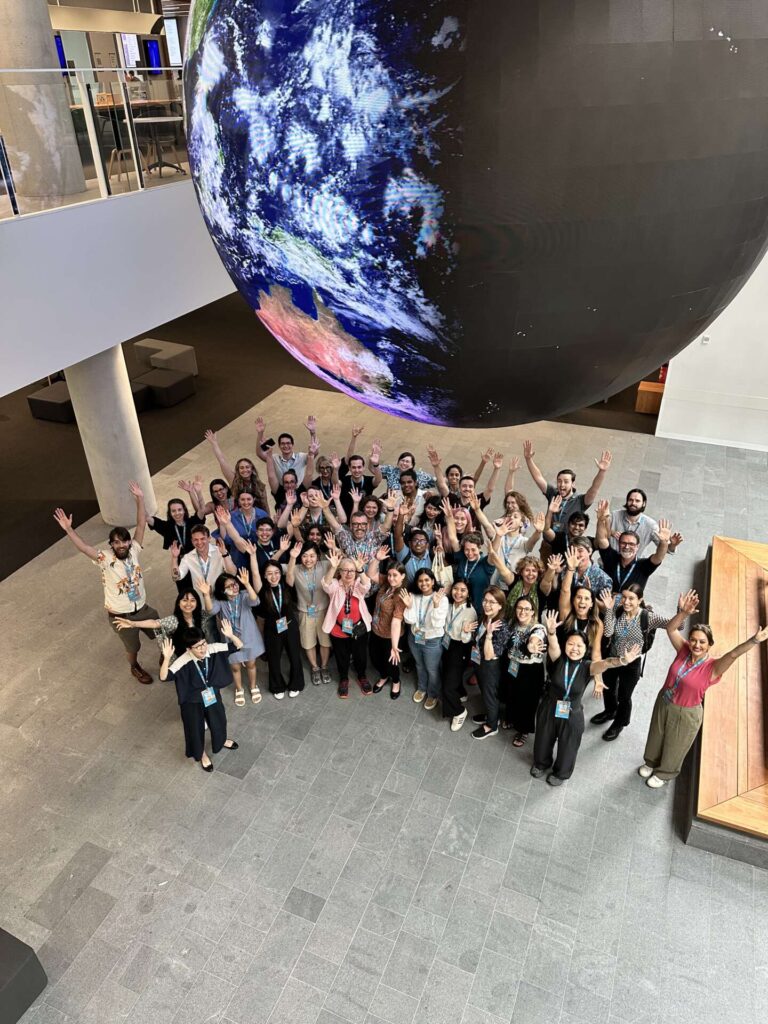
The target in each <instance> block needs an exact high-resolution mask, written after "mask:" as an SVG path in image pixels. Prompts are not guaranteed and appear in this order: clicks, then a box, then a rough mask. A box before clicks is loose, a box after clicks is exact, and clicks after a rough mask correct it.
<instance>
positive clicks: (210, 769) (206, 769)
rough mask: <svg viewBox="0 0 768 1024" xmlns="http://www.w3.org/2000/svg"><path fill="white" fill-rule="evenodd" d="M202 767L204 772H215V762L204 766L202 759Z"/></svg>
mask: <svg viewBox="0 0 768 1024" xmlns="http://www.w3.org/2000/svg"><path fill="white" fill-rule="evenodd" d="M200 767H201V768H202V769H203V771H204V772H212V771H213V761H209V762H208V764H203V762H202V759H201V761H200Z"/></svg>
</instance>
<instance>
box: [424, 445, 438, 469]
mask: <svg viewBox="0 0 768 1024" xmlns="http://www.w3.org/2000/svg"><path fill="white" fill-rule="evenodd" d="M427 458H428V459H429V462H430V465H432V466H435V467H437V466H439V465H440V456H439V455H438V454H437V448H435V446H434V445H433V444H428V445H427Z"/></svg>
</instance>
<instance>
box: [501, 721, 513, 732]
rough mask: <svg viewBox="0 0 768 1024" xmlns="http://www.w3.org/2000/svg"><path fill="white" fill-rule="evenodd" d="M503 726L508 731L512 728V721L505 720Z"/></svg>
mask: <svg viewBox="0 0 768 1024" xmlns="http://www.w3.org/2000/svg"><path fill="white" fill-rule="evenodd" d="M501 728H502V729H504V730H507V731H508V730H509V729H511V728H512V723H511V722H507V721H503V722H502V723H501Z"/></svg>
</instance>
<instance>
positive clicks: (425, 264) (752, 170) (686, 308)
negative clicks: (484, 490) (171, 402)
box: [185, 0, 768, 426]
mask: <svg viewBox="0 0 768 1024" xmlns="http://www.w3.org/2000/svg"><path fill="white" fill-rule="evenodd" d="M765 7H766V5H765V4H762V3H748V2H744V3H738V4H734V3H733V2H732V0H701V2H699V0H686V2H685V3H679V2H678V3H675V2H674V0H654V2H652V3H649V2H647V0H644V2H643V0H611V2H608V0H568V2H555V0H474V2H469V0H420V2H418V3H415V2H414V0H407V2H405V0H402V2H401V0H195V2H194V3H193V5H192V10H191V16H190V28H189V39H188V55H187V64H186V71H185V92H186V113H187V121H188V125H187V127H188V140H189V154H190V162H191V166H192V171H193V176H194V180H195V184H196V187H197V193H198V197H199V201H200V206H201V208H202V212H203V216H204V217H205V221H206V224H207V226H208V229H209V231H210V233H211V236H212V238H213V241H214V243H215V245H216V247H217V249H218V251H219V254H220V255H221V258H222V260H223V262H224V264H225V266H226V268H227V270H228V272H229V274H230V275H231V277H232V279H233V280H234V282H235V284H236V285H237V287H238V289H239V290H240V292H241V293H242V294H243V295H244V296H245V298H246V299H247V301H248V303H249V304H250V306H251V308H252V309H253V310H254V312H255V315H256V316H257V317H258V318H259V320H260V321H261V322H262V323H263V324H264V325H265V326H266V327H267V328H268V329H269V330H270V331H271V332H272V334H273V335H274V336H275V337H276V338H277V339H278V340H279V341H280V343H281V344H282V345H284V346H285V348H286V349H288V351H289V352H291V353H292V355H293V356H295V358H296V359H298V360H299V361H300V362H302V363H303V364H304V365H305V366H307V367H309V368H310V369H311V370H312V371H313V372H314V373H316V374H317V375H318V376H319V377H322V378H323V379H324V380H326V381H328V382H329V383H331V384H333V385H334V386H335V387H337V388H339V389H340V390H341V391H344V392H346V393H347V394H349V395H352V396H353V397H354V398H357V399H359V400H360V401H362V402H365V403H366V404H368V405H370V406H373V407H375V408H377V409H383V410H385V411H386V412H390V413H394V414H395V415H398V416H404V417H407V418H410V419H414V420H421V421H425V422H432V423H441V424H449V425H463V424H476V425H479V426H492V425H495V424H511V423H520V422H525V421H529V420H533V419H541V418H544V417H552V416H557V415H559V414H562V413H564V412H567V411H569V410H571V409H575V408H580V407H583V406H585V405H588V404H590V403H592V402H595V401H597V400H599V399H601V398H604V397H606V396H608V395H610V394H612V393H614V392H616V391H618V390H620V389H621V388H624V387H627V386H629V385H630V384H632V383H633V382H635V381H637V380H639V379H640V378H642V377H643V376H645V375H646V374H648V373H649V372H651V371H653V370H654V369H655V368H656V367H658V366H660V365H661V364H662V363H664V362H666V361H667V360H668V359H669V358H670V357H671V356H673V355H674V354H675V353H676V352H678V351H679V350H680V349H681V348H682V347H683V346H684V345H686V344H687V343H688V342H690V341H691V340H692V339H693V338H694V337H695V336H696V335H697V334H699V333H700V332H701V331H702V330H703V329H704V328H705V327H706V325H707V324H708V323H709V322H710V321H711V320H712V319H713V317H714V316H716V315H717V313H718V312H719V311H720V310H722V309H723V308H724V307H725V306H726V305H727V304H728V302H729V301H730V300H731V299H732V297H733V296H734V294H735V293H736V292H737V291H738V289H739V288H740V287H741V286H742V285H743V284H744V282H745V280H746V279H747V277H748V276H749V274H750V273H751V271H752V269H753V267H754V266H755V263H756V262H757V261H758V259H759V257H760V256H761V254H762V252H763V249H764V246H765V240H766V233H767V218H768V199H766V182H767V181H768V99H767V97H768V71H766V69H768V38H767V36H768V18H767V17H766V13H765Z"/></svg>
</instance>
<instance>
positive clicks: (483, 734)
mask: <svg viewBox="0 0 768 1024" xmlns="http://www.w3.org/2000/svg"><path fill="white" fill-rule="evenodd" d="M498 731H499V730H498V729H486V728H485V726H484V725H480V726H478V728H477V729H473V730H472V735H473V737H474V738H475V739H476V740H487V739H488V737H489V736H495V735H496V734H497V733H498Z"/></svg>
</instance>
